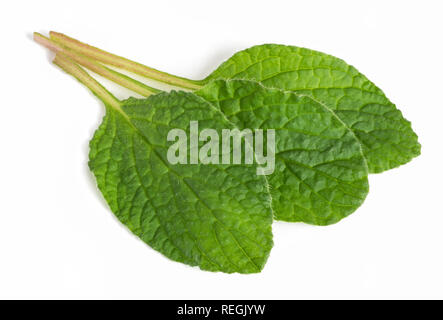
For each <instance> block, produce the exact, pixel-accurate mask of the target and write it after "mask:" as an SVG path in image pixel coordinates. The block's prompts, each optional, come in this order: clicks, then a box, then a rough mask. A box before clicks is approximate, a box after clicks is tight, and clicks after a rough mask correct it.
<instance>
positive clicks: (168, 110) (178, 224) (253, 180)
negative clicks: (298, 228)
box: [90, 92, 272, 273]
mask: <svg viewBox="0 0 443 320" xmlns="http://www.w3.org/2000/svg"><path fill="white" fill-rule="evenodd" d="M208 108H211V106H208V104H207V103H204V102H202V100H201V99H200V98H198V97H196V96H195V95H193V94H192V93H184V92H173V93H170V94H166V93H165V94H159V95H156V96H152V97H150V98H148V99H146V100H140V99H129V100H127V101H125V102H124V103H123V106H122V109H123V110H124V112H125V114H126V115H127V117H128V119H129V122H128V121H127V119H125V117H123V116H121V115H119V114H118V113H116V112H115V111H113V110H110V109H109V108H108V110H107V113H106V116H105V118H104V121H103V124H102V125H101V126H100V128H99V129H98V131H97V132H96V134H95V136H94V138H93V140H92V141H91V151H90V168H91V170H92V171H93V172H94V175H95V176H96V179H97V183H98V186H99V189H100V190H101V191H102V193H103V195H104V197H105V199H106V200H107V202H108V203H109V205H110V207H111V210H112V211H113V212H114V214H115V215H116V216H117V217H118V218H119V220H120V221H121V222H122V223H123V224H125V225H126V226H127V227H128V228H129V229H130V230H131V231H132V232H133V233H135V234H136V235H138V236H139V237H140V238H141V239H142V240H143V241H144V242H146V243H148V244H149V245H150V246H151V247H153V248H154V249H156V250H157V251H160V252H161V253H162V254H164V255H166V256H167V257H169V258H171V259H173V260H175V261H179V262H183V263H185V264H189V265H193V266H195V265H198V266H199V267H200V268H201V269H203V270H209V271H223V272H228V273H231V272H240V273H254V272H259V271H261V269H262V268H263V266H264V264H265V262H266V260H267V258H268V256H269V252H270V250H271V247H272V230H271V224H272V213H271V209H270V203H269V202H270V200H269V195H268V191H267V187H266V184H265V181H264V179H263V178H262V177H259V176H256V174H255V167H254V166H234V165H187V166H186V165H181V166H173V165H171V164H169V163H168V162H167V159H166V152H167V145H166V133H167V132H168V130H170V129H171V128H183V129H186V126H188V125H189V120H190V119H192V120H200V123H201V124H202V128H203V126H210V127H214V128H216V129H221V127H224V126H226V125H228V124H227V123H225V122H224V121H223V120H222V118H221V116H220V113H219V112H218V111H217V110H215V109H213V110H211V109H209V110H208ZM246 184H247V185H248V187H246V186H245V185H246ZM251 185H252V186H253V187H251Z"/></svg>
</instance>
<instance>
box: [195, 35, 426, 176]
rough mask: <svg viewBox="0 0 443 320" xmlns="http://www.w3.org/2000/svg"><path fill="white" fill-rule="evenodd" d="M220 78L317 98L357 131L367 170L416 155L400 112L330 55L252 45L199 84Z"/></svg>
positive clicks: (416, 145) (411, 134) (381, 168)
mask: <svg viewBox="0 0 443 320" xmlns="http://www.w3.org/2000/svg"><path fill="white" fill-rule="evenodd" d="M218 78H224V79H231V78H235V79H251V80H256V81H260V82H261V83H262V84H263V85H265V86H267V87H273V88H280V89H285V90H292V91H295V92H297V93H301V94H306V95H309V96H311V97H313V98H315V99H317V100H319V101H321V102H322V103H324V104H325V105H327V106H328V107H329V108H330V109H332V110H333V111H334V113H335V114H336V115H337V116H338V117H339V118H340V119H341V120H342V121H343V122H344V123H346V125H347V126H348V127H350V128H351V130H352V131H353V132H354V133H355V135H356V136H357V138H358V140H359V141H360V143H361V144H362V148H363V153H364V155H365V157H366V159H367V161H368V165H369V171H370V172H371V173H377V172H382V171H385V170H388V169H392V168H395V167H398V166H400V165H402V164H405V163H407V162H409V161H410V160H411V159H412V158H414V157H416V156H418V155H419V154H420V144H419V143H418V139H417V135H416V134H415V133H414V131H413V130H412V129H411V123H410V122H409V121H407V120H406V119H405V118H403V116H402V114H401V112H400V110H398V109H397V108H396V107H395V105H394V104H393V103H392V102H390V101H389V100H388V98H386V96H385V95H384V93H383V92H382V91H381V90H380V89H379V88H377V87H376V86H375V85H374V84H373V83H372V82H371V81H369V80H368V79H367V78H366V77H365V76H364V75H363V74H361V73H360V72H358V71H357V70H356V69H355V68H354V67H352V66H350V65H348V64H347V63H346V62H344V61H343V60H341V59H338V58H336V57H333V56H331V55H327V54H324V53H321V52H318V51H314V50H309V49H305V48H299V47H295V46H284V45H276V44H265V45H259V46H254V47H251V48H249V49H246V50H243V51H240V52H237V53H236V54H234V55H233V56H232V57H231V58H229V59H228V60H227V61H225V62H224V63H223V64H222V65H220V67H218V68H217V69H216V70H215V71H214V72H213V73H212V74H211V75H209V76H208V77H207V78H206V79H205V80H203V83H207V82H208V81H210V80H212V79H218Z"/></svg>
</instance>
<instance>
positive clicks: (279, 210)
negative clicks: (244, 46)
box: [196, 80, 368, 225]
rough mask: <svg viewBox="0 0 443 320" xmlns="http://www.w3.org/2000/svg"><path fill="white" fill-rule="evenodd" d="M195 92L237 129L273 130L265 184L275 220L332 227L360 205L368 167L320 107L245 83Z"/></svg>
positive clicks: (220, 83) (345, 131)
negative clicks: (270, 164)
mask: <svg viewBox="0 0 443 320" xmlns="http://www.w3.org/2000/svg"><path fill="white" fill-rule="evenodd" d="M196 93H197V94H198V95H200V96H201V97H203V98H204V99H205V100H207V101H209V102H211V103H212V104H213V105H215V106H216V107H217V108H219V109H220V111H221V112H223V113H224V114H225V115H226V117H227V118H228V120H229V121H231V122H232V123H234V124H235V125H236V126H237V127H239V128H240V129H244V128H261V129H275V138H276V143H275V144H276V146H275V147H276V150H275V157H276V159H275V171H274V173H273V174H271V175H270V176H268V181H269V184H270V188H271V195H272V198H273V202H272V204H273V209H274V212H275V218H276V219H278V220H284V221H302V222H306V223H311V224H317V225H327V224H332V223H335V222H337V221H339V220H340V219H342V218H344V217H346V216H347V215H349V214H351V213H352V212H354V211H355V210H356V209H357V208H358V207H359V206H360V205H361V204H362V202H363V201H364V199H365V197H366V195H367V193H368V180H367V176H368V168H367V164H366V160H365V158H364V156H363V153H362V150H361V145H360V143H359V141H358V140H357V139H356V137H355V135H354V133H353V132H352V131H351V130H349V128H348V127H347V126H346V125H344V124H343V122H342V121H341V120H340V119H339V118H337V116H336V115H335V114H334V113H333V112H331V111H330V110H329V109H328V108H326V107H325V106H324V105H322V104H320V103H318V102H316V101H315V100H313V99H312V98H310V97H308V96H302V95H299V94H296V93H293V92H289V91H286V92H284V91H282V90H278V89H270V88H266V87H264V86H262V85H260V84H259V83H257V82H255V81H246V80H228V81H226V80H216V81H213V82H210V83H209V84H207V85H206V86H205V87H203V88H202V89H200V90H199V91H197V92H196Z"/></svg>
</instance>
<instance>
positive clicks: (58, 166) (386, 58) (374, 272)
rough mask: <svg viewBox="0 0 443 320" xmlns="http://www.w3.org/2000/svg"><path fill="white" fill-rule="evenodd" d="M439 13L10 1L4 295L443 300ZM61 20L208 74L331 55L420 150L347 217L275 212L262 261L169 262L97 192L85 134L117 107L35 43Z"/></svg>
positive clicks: (3, 13) (3, 85) (303, 4)
mask: <svg viewBox="0 0 443 320" xmlns="http://www.w3.org/2000/svg"><path fill="white" fill-rule="evenodd" d="M442 13H443V2H442V1H423V0H422V1H404V0H403V1H386V0H383V1H375V0H372V1H277V0H272V1H263V2H262V1H257V0H255V1H239V0H235V1H228V0H224V1H217V2H216V1H207V0H202V1H164V0H162V1H129V0H125V1H79V0H76V1H69V2H68V1H41V0H40V1H28V2H25V1H9V2H3V4H2V6H1V9H0V30H1V31H0V32H1V39H2V41H1V45H0V46H1V51H0V57H1V68H0V71H1V73H0V90H1V103H0V106H1V116H0V146H1V149H0V150H1V151H0V154H1V157H0V199H1V201H0V298H63V299H64V298H87V299H88V298H137V299H138V298H149V299H172V298H177V299H194V298H199V299H210V298H220V299H224V298H230V299H237V298H239V299H240V298H250V299H256V298H257V299H258V298H263V299H297V298H339V299H340V298H443V272H442V270H443V254H442V244H443V209H442V201H441V199H442V197H443V194H442V191H443V188H442V182H443V174H442V156H443V151H442V136H443V134H442V127H443V102H442V101H443V99H442V92H443V45H442V31H443V22H442V21H443V19H442ZM49 30H56V31H59V32H64V33H66V34H69V35H71V36H73V37H76V38H78V39H81V40H83V41H86V42H89V43H91V44H95V45H97V46H98V47H102V48H104V49H107V50H108V51H111V52H114V53H117V54H120V55H122V56H125V57H128V58H132V59H134V60H136V61H140V62H144V63H146V64H148V65H150V66H153V67H156V68H159V69H160V70H164V71H169V72H171V73H175V74H178V75H182V76H186V77H190V78H195V79H199V78H202V77H204V76H206V75H207V74H208V73H210V72H211V71H212V70H213V69H215V68H216V67H217V66H218V65H219V64H220V63H221V62H222V61H223V60H225V59H227V58H228V57H230V56H231V55H232V54H233V53H234V52H236V51H238V50H241V49H244V48H247V47H249V46H251V45H255V44H262V43H282V44H292V45H297V46H304V47H308V48H311V49H316V50H320V51H323V52H327V53H330V54H333V55H335V56H338V57H341V58H343V59H345V60H346V61H347V62H348V63H350V64H352V65H354V66H356V67H357V68H358V69H359V70H360V71H361V72H362V73H364V74H365V75H367V76H368V77H369V79H371V80H372V81H374V82H375V83H376V84H377V85H378V86H379V87H381V88H382V89H383V90H384V91H385V93H386V94H387V96H388V97H389V98H390V99H391V100H392V101H393V102H394V103H396V104H397V106H398V107H399V108H400V109H401V110H402V112H403V114H404V115H405V117H406V118H408V119H409V120H411V121H412V124H413V128H414V130H415V131H416V132H417V134H418V135H419V139H420V142H421V143H422V155H421V156H420V157H419V158H416V159H414V160H413V161H412V162H411V163H409V164H407V165H405V166H402V167H401V168H399V169H395V170H392V171H389V172H385V173H383V174H379V175H371V176H370V188H371V191H370V193H369V196H368V197H367V199H366V201H365V203H364V204H363V206H362V207H361V208H359V209H358V211H357V212H356V213H354V214H353V215H351V216H350V217H349V218H346V219H344V220H343V221H341V222H340V223H338V224H336V225H333V226H329V227H315V226H308V225H303V224H289V223H281V222H276V223H275V224H274V225H273V231H274V242H275V246H274V249H273V251H272V252H271V256H270V258H269V260H268V263H267V265H266V267H265V269H264V270H263V272H262V273H260V274H255V275H238V274H234V275H227V274H222V273H210V272H203V271H200V270H199V269H198V268H191V267H188V266H185V265H182V264H180V263H176V262H172V261H170V260H168V259H166V258H164V257H163V256H162V255H161V254H159V253H157V252H156V251H154V250H152V249H151V248H149V247H148V246H147V245H145V244H144V243H143V242H141V241H140V240H138V239H137V238H136V237H135V236H133V235H132V234H131V233H130V232H129V231H127V229H126V228H125V227H123V226H122V225H121V224H120V223H119V222H118V221H117V220H116V219H115V218H114V217H113V214H112V213H111V212H110V210H109V209H108V207H107V205H106V203H105V202H104V200H103V199H102V196H101V194H100V193H99V192H98V191H97V189H96V187H95V181H94V179H93V176H92V175H91V173H89V171H88V167H87V154H88V141H89V139H90V138H91V136H92V134H93V132H94V130H95V129H96V127H97V126H98V124H99V123H100V119H101V117H102V115H103V113H104V110H103V109H104V108H103V107H102V105H101V104H100V103H99V101H98V100H97V99H96V98H95V97H94V96H92V95H91V94H90V93H89V92H88V91H87V90H86V89H85V88H83V87H82V86H81V85H79V84H78V83H77V82H76V81H74V80H73V79H72V78H71V77H69V76H67V75H66V74H64V73H63V72H61V71H60V70H59V69H57V68H56V67H54V66H53V65H52V64H51V63H50V57H51V55H50V54H49V53H48V52H47V50H45V49H44V48H42V47H40V46H38V45H37V44H35V43H33V42H32V40H31V33H32V32H33V31H39V32H43V33H45V34H46V33H47V32H48V31H49ZM109 88H110V89H111V90H112V91H113V92H115V93H117V95H118V97H120V98H123V97H126V96H128V93H127V92H125V91H124V90H121V89H118V88H117V87H115V86H111V87H109Z"/></svg>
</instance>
